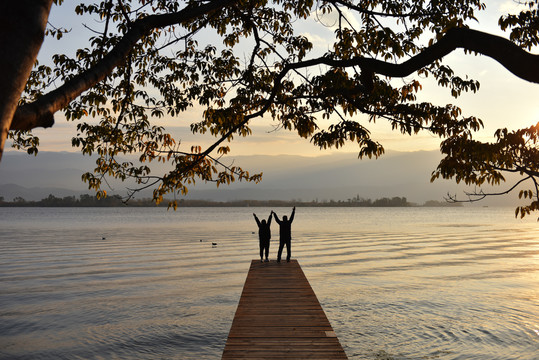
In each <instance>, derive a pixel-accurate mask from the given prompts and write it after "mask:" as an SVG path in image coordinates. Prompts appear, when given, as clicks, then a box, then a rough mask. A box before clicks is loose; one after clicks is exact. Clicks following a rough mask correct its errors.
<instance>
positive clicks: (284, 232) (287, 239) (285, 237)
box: [270, 206, 296, 262]
mask: <svg viewBox="0 0 539 360" xmlns="http://www.w3.org/2000/svg"><path fill="white" fill-rule="evenodd" d="M271 213H272V214H273V216H275V221H277V223H278V224H279V252H278V253H277V262H281V255H282V253H283V247H284V246H285V245H286V261H287V262H290V255H291V253H292V250H291V244H290V243H291V241H292V221H294V215H295V214H296V207H295V206H294V209H293V210H292V215H290V219H288V218H287V217H286V215H285V216H283V220H279V217H277V214H276V213H275V212H274V211H272V212H271ZM270 216H271V215H270Z"/></svg>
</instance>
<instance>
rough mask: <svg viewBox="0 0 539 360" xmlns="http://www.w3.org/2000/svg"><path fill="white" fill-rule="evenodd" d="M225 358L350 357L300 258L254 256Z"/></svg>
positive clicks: (229, 335) (231, 329) (225, 359)
mask: <svg viewBox="0 0 539 360" xmlns="http://www.w3.org/2000/svg"><path fill="white" fill-rule="evenodd" d="M222 359H224V360H228V359H347V357H346V354H345V352H344V350H343V348H342V346H341V344H340V343H339V339H338V338H337V336H336V335H335V332H334V331H333V328H332V327H331V325H330V323H329V321H328V319H327V317H326V314H325V313H324V310H322V306H321V305H320V303H319V302H318V299H317V298H316V295H315V293H314V291H313V289H312V288H311V285H310V284H309V281H308V280H307V278H306V277H305V274H304V273H303V271H302V270H301V267H300V265H299V263H298V262H297V260H291V261H290V262H289V263H287V262H286V261H283V262H281V263H277V262H275V261H270V262H267V263H261V262H260V261H259V260H253V261H252V262H251V267H250V268H249V273H248V274H247V279H246V280H245V285H244V286H243V292H242V294H241V298H240V302H239V304H238V308H237V310H236V315H235V316H234V320H233V322H232V327H231V328H230V333H229V334H228V340H227V342H226V345H225V349H224V351H223V357H222Z"/></svg>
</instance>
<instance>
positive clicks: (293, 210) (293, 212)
mask: <svg viewBox="0 0 539 360" xmlns="http://www.w3.org/2000/svg"><path fill="white" fill-rule="evenodd" d="M294 215H296V207H295V206H294V209H292V215H290V222H292V221H294Z"/></svg>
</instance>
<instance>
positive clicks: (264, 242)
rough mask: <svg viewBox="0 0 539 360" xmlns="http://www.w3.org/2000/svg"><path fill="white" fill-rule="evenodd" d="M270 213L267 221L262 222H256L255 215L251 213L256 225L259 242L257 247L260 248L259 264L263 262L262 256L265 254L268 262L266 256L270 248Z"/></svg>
mask: <svg viewBox="0 0 539 360" xmlns="http://www.w3.org/2000/svg"><path fill="white" fill-rule="evenodd" d="M272 213H273V211H272V212H271V213H270V215H269V218H268V221H266V220H265V219H263V220H262V221H260V220H258V217H257V216H256V214H255V213H253V216H254V217H255V220H256V224H257V225H258V240H259V246H260V262H263V261H264V260H263V255H264V252H265V255H266V262H268V261H269V259H268V255H269V246H270V239H271V228H270V226H271V214H272Z"/></svg>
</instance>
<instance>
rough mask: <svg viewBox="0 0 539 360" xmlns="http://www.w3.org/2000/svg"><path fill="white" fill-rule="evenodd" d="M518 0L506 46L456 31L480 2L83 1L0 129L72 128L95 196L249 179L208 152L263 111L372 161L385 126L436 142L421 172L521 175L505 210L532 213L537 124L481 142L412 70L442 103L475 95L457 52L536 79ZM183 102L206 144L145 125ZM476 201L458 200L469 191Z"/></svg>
mask: <svg viewBox="0 0 539 360" xmlns="http://www.w3.org/2000/svg"><path fill="white" fill-rule="evenodd" d="M61 2H62V1H61V0H57V1H56V3H57V5H58V6H59V5H60V4H61ZM523 5H524V6H523V7H522V11H521V12H520V14H516V15H510V14H509V15H506V16H502V17H501V18H500V19H499V25H500V27H501V29H502V30H504V31H506V32H507V33H508V34H509V35H508V37H509V38H508V39H505V38H501V37H498V36H494V35H491V34H488V33H485V32H481V31H477V30H474V29H472V28H470V24H473V21H474V20H475V19H476V14H477V13H478V12H479V11H482V10H484V9H485V4H484V3H482V2H481V1H479V0H447V1H438V0H434V1H424V0H418V1H405V0H397V1H395V0H374V1H351V0H319V1H312V0H188V1H178V0H104V1H101V2H96V3H91V2H86V3H83V4H80V5H78V6H77V7H76V10H75V12H76V13H77V15H80V16H84V17H93V18H95V19H97V20H98V22H97V23H95V24H97V25H96V28H95V29H92V31H93V33H94V35H93V36H92V37H90V39H89V43H88V46H87V47H84V48H80V49H78V50H77V52H76V54H75V56H74V57H70V56H67V55H64V54H57V55H54V56H53V58H52V59H51V63H50V64H47V65H45V64H39V63H37V62H36V63H35V66H34V68H33V70H32V72H31V74H30V76H29V78H28V81H27V82H26V87H25V89H24V93H23V94H22V96H21V97H20V100H19V107H18V109H17V112H16V113H15V115H14V116H13V121H12V123H11V129H12V132H11V133H10V136H11V137H12V139H13V140H14V145H15V146H16V147H19V148H25V149H26V150H27V151H28V152H29V153H35V152H37V146H38V139H37V138H35V137H33V136H32V135H31V133H30V132H29V130H31V129H32V128H35V127H38V126H45V127H48V126H52V123H53V120H52V114H54V112H56V111H59V110H61V111H63V112H64V114H65V116H66V117H67V119H68V120H72V121H77V130H78V133H77V136H76V137H74V138H73V140H72V143H73V146H75V147H79V148H80V150H81V151H82V152H83V153H84V154H94V153H96V154H98V155H99V159H98V160H97V167H96V168H95V170H94V172H93V173H87V174H85V175H84V180H85V181H86V182H88V184H89V187H90V188H93V189H95V190H97V191H98V195H105V191H104V190H103V189H102V185H103V181H104V176H112V177H115V178H119V179H122V180H124V179H127V178H135V179H136V181H137V183H138V184H139V187H138V188H137V189H141V188H145V187H154V188H155V190H154V200H155V201H156V202H158V203H159V202H160V201H162V199H163V195H165V194H167V193H171V192H172V193H181V194H185V193H186V192H187V188H188V186H190V185H192V184H193V183H195V181H214V182H216V183H217V185H219V184H227V183H230V182H231V181H235V180H247V181H259V180H260V176H261V174H255V175H253V174H250V173H249V172H248V171H244V170H243V169H241V168H240V167H238V166H226V165H225V164H223V163H222V162H221V161H220V160H219V157H220V156H221V155H224V154H227V153H228V152H229V151H230V148H229V147H228V144H227V143H228V142H230V141H231V140H232V139H233V138H234V137H235V136H248V135H250V134H251V129H250V127H249V126H250V124H252V122H253V121H254V120H256V119H258V118H261V117H263V116H265V117H271V119H273V121H274V123H275V124H276V126H277V127H280V128H283V129H287V130H290V131H294V132H296V133H297V135H298V136H300V137H302V138H305V139H309V140H310V141H311V142H312V143H313V144H314V145H316V146H318V147H320V148H331V147H336V148H338V147H340V146H342V145H344V144H345V143H346V142H355V143H357V144H358V147H359V150H358V151H359V157H364V156H367V157H378V156H380V155H381V154H383V152H384V148H383V146H382V144H380V143H378V142H377V141H375V140H374V139H372V138H371V133H370V131H369V129H368V126H369V123H374V122H376V121H388V122H389V123H390V124H391V126H392V128H393V129H394V130H395V131H399V132H401V133H403V134H410V135H413V134H417V133H419V132H429V133H431V134H434V135H435V136H438V137H440V139H441V147H440V148H441V151H442V153H443V154H444V155H445V157H444V159H443V160H442V161H441V162H440V164H439V166H438V168H437V169H436V170H435V171H434V172H433V175H432V179H433V180H434V179H436V178H439V177H442V178H453V179H455V180H456V181H457V182H460V181H463V182H465V183H466V184H472V185H482V184H485V183H488V184H493V185H497V184H499V183H500V182H502V181H504V180H505V178H504V174H505V173H507V172H517V173H520V174H521V175H522V180H521V181H520V182H523V181H529V184H530V185H529V190H523V191H522V192H521V193H520V196H522V197H524V198H529V199H530V202H529V204H527V205H525V206H523V207H519V208H518V209H517V214H520V215H521V216H524V215H525V214H528V213H529V212H530V211H533V210H537V209H538V207H539V191H538V190H539V185H538V182H537V175H538V167H537V166H538V164H539V152H538V149H537V139H538V131H539V127H538V125H536V126H531V127H529V128H526V129H521V130H518V131H514V132H510V131H508V130H507V129H500V130H499V131H498V132H497V133H496V139H497V141H496V142H495V143H481V142H479V141H477V140H474V138H473V132H474V131H476V130H478V129H480V128H481V127H482V126H483V123H482V120H481V119H478V118H477V117H474V116H463V115H462V111H461V109H460V108H459V107H457V106H455V105H452V104H442V105H437V104H432V103H428V102H420V101H418V98H417V94H418V92H420V91H421V89H422V84H421V82H422V79H424V78H425V77H430V78H433V79H435V80H436V81H437V83H438V85H439V86H440V87H446V88H448V91H450V93H451V94H452V96H454V97H455V98H458V97H459V96H460V95H461V94H462V93H463V92H476V91H477V90H478V89H479V83H478V82H477V81H475V80H473V79H471V78H469V77H468V76H461V75H458V74H455V72H454V71H453V70H452V69H451V67H450V64H446V63H444V62H443V57H444V56H445V55H447V54H449V53H451V52H452V51H454V50H455V49H457V48H462V49H464V50H465V51H466V52H467V53H472V54H483V55H486V56H489V57H492V58H494V59H495V60H497V61H498V62H500V64H501V65H503V66H504V67H506V68H507V69H508V70H509V71H511V72H513V74H515V76H518V77H521V78H523V79H525V80H528V81H531V82H535V83H539V71H538V70H537V69H539V66H538V65H539V60H538V57H539V56H538V55H533V54H530V53H529V52H528V51H530V50H532V49H534V48H536V46H537V45H538V43H539V10H538V1H526V2H525V3H524V4H523ZM52 11H54V8H53V10H52ZM302 22H305V23H308V24H311V26H319V27H323V26H325V27H329V28H330V29H332V30H333V31H334V40H333V44H332V45H331V46H330V47H329V48H328V50H327V52H326V53H324V54H319V53H316V51H314V50H313V44H312V41H311V40H310V39H309V38H307V37H306V36H304V35H302V34H300V33H298V31H297V30H296V29H297V27H298V26H297V25H298V24H300V23H302ZM53 25H54V26H60V25H61V24H49V25H48V27H47V30H46V33H47V35H48V36H53V37H56V38H58V39H60V41H61V39H62V36H63V35H64V34H65V32H66V31H67V30H65V29H63V28H61V27H54V26H53ZM209 39H211V40H209ZM467 56H472V55H467ZM395 79H398V81H395ZM58 82H59V83H61V85H59V86H58V87H55V86H56V84H57V83H58ZM190 109H203V110H202V111H201V114H200V119H199V121H198V122H194V123H192V124H191V131H192V132H194V133H211V134H212V135H214V136H215V139H216V140H215V142H214V143H213V144H212V145H211V146H209V147H207V148H202V147H200V146H193V147H191V148H189V149H185V148H183V147H182V146H181V141H180V140H179V139H174V138H173V137H172V136H171V135H170V134H169V133H167V130H166V129H165V128H164V127H162V126H158V125H155V124H154V121H153V119H155V118H167V119H174V118H177V117H181V116H182V115H183V114H184V113H185V112H186V111H188V110H190ZM360 114H363V115H364V116H359V115H360ZM124 154H137V156H138V158H139V160H140V163H138V162H131V161H120V160H119V159H120V158H121V155H124ZM151 161H164V162H169V163H170V164H171V169H170V171H169V172H167V173H165V174H154V173H152V172H151V167H150V166H149V162H151ZM520 182H519V184H520ZM485 195H486V194H484V193H474V194H470V196H471V199H472V200H474V199H477V198H481V197H483V196H485ZM172 205H173V206H176V205H175V203H174V204H172Z"/></svg>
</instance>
